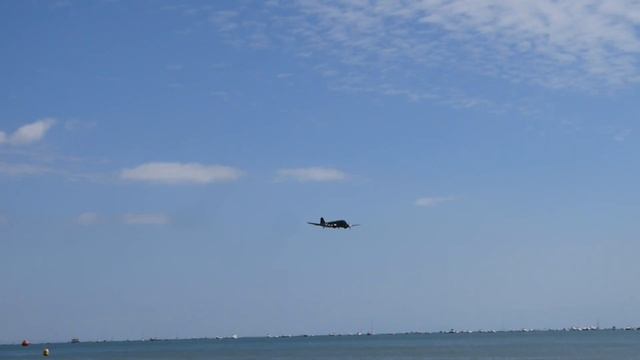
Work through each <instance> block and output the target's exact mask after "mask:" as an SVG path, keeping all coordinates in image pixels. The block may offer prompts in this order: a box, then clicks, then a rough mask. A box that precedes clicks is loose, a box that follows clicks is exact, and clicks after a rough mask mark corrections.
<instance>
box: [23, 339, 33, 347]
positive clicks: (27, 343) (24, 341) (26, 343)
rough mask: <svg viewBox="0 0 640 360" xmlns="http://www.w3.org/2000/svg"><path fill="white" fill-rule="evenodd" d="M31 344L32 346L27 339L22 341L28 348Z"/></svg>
mask: <svg viewBox="0 0 640 360" xmlns="http://www.w3.org/2000/svg"><path fill="white" fill-rule="evenodd" d="M30 344H31V343H30V342H29V340H27V339H25V340H22V346H24V347H27V346H29V345H30Z"/></svg>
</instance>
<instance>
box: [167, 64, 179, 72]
mask: <svg viewBox="0 0 640 360" xmlns="http://www.w3.org/2000/svg"><path fill="white" fill-rule="evenodd" d="M182 68H183V66H182V65H180V64H171V65H167V66H165V69H166V70H167V71H180V70H182Z"/></svg>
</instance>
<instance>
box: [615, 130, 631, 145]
mask: <svg viewBox="0 0 640 360" xmlns="http://www.w3.org/2000/svg"><path fill="white" fill-rule="evenodd" d="M629 135H631V129H624V130H620V131H618V132H617V133H615V135H613V140H615V141H617V142H623V141H625V140H626V139H627V137H628V136H629Z"/></svg>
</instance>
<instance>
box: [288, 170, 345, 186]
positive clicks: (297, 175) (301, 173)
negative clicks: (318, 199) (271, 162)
mask: <svg viewBox="0 0 640 360" xmlns="http://www.w3.org/2000/svg"><path fill="white" fill-rule="evenodd" d="M345 179H347V174H346V173H344V172H343V171H340V170H338V169H334V168H327V167H307V168H294V169H281V170H278V172H277V175H276V181H286V180H295V181H300V182H328V181H342V180H345Z"/></svg>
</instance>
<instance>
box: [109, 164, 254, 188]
mask: <svg viewBox="0 0 640 360" xmlns="http://www.w3.org/2000/svg"><path fill="white" fill-rule="evenodd" d="M240 176H242V171H240V170H238V169H236V168H232V167H229V166H221V165H202V164H198V163H175V162H151V163H146V164H142V165H139V166H136V167H135V168H131V169H124V170H122V171H121V172H120V178H121V179H123V180H131V181H143V182H150V183H160V184H189V183H191V184H210V183H217V182H229V181H234V180H237V179H238V178H240Z"/></svg>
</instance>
